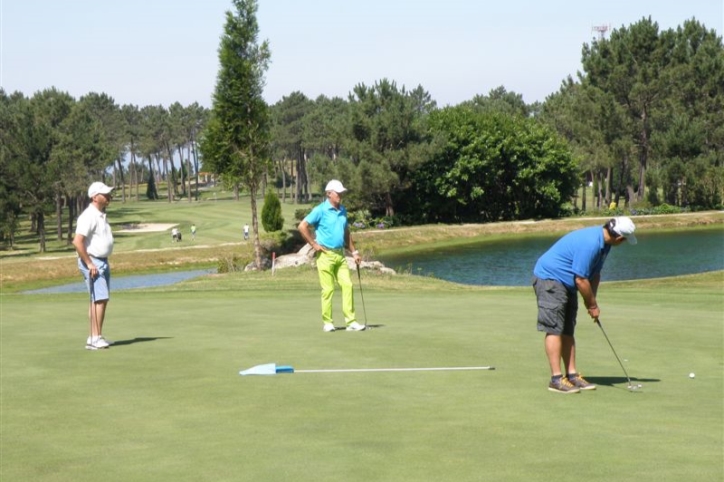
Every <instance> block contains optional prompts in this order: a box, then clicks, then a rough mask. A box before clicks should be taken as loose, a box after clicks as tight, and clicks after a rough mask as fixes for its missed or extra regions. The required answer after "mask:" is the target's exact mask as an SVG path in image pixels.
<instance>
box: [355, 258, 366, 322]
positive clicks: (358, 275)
mask: <svg viewBox="0 0 724 482" xmlns="http://www.w3.org/2000/svg"><path fill="white" fill-rule="evenodd" d="M357 281H358V282H359V295H360V298H362V312H363V313H364V315H365V328H367V308H365V295H364V293H362V275H361V274H360V266H359V265H357Z"/></svg>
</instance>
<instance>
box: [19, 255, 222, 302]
mask: <svg viewBox="0 0 724 482" xmlns="http://www.w3.org/2000/svg"><path fill="white" fill-rule="evenodd" d="M111 269H113V261H111ZM215 272H216V270H210V269H198V270H193V271H174V272H172V273H157V274H142V275H131V276H113V278H112V279H111V292H113V291H122V290H130V289H141V288H152V287H155V286H168V285H172V284H175V283H180V282H181V281H186V280H189V279H193V278H198V277H199V276H204V275H207V274H209V273H215ZM78 276H80V273H78ZM87 292H88V288H86V285H85V283H84V282H83V280H82V279H80V280H79V281H78V282H77V283H71V284H67V285H61V286H51V287H50V288H42V289H39V290H31V291H25V292H24V293H25V294H29V295H36V294H49V293H87Z"/></svg>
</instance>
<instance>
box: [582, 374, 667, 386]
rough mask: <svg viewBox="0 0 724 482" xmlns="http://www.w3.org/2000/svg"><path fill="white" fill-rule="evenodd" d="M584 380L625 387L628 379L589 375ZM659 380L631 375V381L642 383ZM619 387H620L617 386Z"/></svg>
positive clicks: (596, 383) (657, 380) (597, 383)
mask: <svg viewBox="0 0 724 482" xmlns="http://www.w3.org/2000/svg"><path fill="white" fill-rule="evenodd" d="M586 380H588V381H589V382H591V383H593V384H595V385H601V386H607V387H616V386H617V385H624V387H623V388H626V385H628V380H627V379H626V377H589V376H586ZM660 381H661V380H660V379H658V378H636V377H631V382H632V383H640V384H642V385H644V384H646V383H657V382H660ZM644 387H645V385H644ZM618 388H621V387H618Z"/></svg>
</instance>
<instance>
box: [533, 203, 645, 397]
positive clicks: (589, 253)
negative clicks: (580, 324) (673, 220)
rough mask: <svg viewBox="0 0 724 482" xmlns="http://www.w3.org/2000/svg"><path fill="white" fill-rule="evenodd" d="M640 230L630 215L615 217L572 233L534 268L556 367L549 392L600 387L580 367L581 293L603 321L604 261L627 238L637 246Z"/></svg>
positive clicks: (542, 326)
mask: <svg viewBox="0 0 724 482" xmlns="http://www.w3.org/2000/svg"><path fill="white" fill-rule="evenodd" d="M635 229H636V227H635V226H634V223H633V221H631V219H630V218H628V217H625V216H622V217H617V218H613V219H611V220H610V221H608V222H607V223H606V224H605V225H604V226H603V228H601V227H600V226H593V227H589V228H583V229H579V230H576V231H573V232H571V233H568V234H566V235H565V236H563V237H562V238H561V239H559V240H558V241H557V242H556V243H555V244H554V245H553V246H552V247H551V248H550V249H549V250H548V251H546V252H545V253H544V254H543V255H542V256H541V257H540V258H539V259H538V262H537V263H536V265H535V268H534V269H533V275H534V276H533V289H534V290H535V294H536V298H537V299H538V331H542V332H544V333H545V334H546V335H545V352H546V355H547V357H548V363H549V365H550V369H551V381H550V383H549V385H548V390H550V391H552V392H558V393H578V392H579V391H580V390H595V388H596V385H594V384H592V383H589V382H588V381H586V380H585V379H584V378H583V377H582V376H581V374H580V373H579V372H578V369H577V368H576V339H575V337H574V331H575V328H576V315H577V312H578V293H580V294H581V298H583V302H584V304H585V305H586V309H587V310H588V314H589V315H590V316H591V318H593V319H594V320H596V319H598V317H599V315H600V313H601V310H600V308H599V307H598V303H597V301H596V293H597V292H598V284H599V282H600V281H601V269H602V268H603V263H604V262H605V261H606V257H607V256H608V253H609V251H610V250H611V246H618V245H620V244H621V243H623V242H624V241H626V240H628V242H629V243H631V244H636V237H635V236H634V234H633V233H634V230H635ZM561 359H562V360H563V368H565V370H566V371H565V376H564V372H563V371H562V370H561Z"/></svg>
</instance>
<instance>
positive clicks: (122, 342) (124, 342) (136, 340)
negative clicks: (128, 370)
mask: <svg viewBox="0 0 724 482" xmlns="http://www.w3.org/2000/svg"><path fill="white" fill-rule="evenodd" d="M171 338H173V337H172V336H154V337H136V338H132V339H130V340H117V341H115V342H113V346H114V347H116V346H125V345H133V344H134V343H145V342H147V341H156V340H169V339H171Z"/></svg>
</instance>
